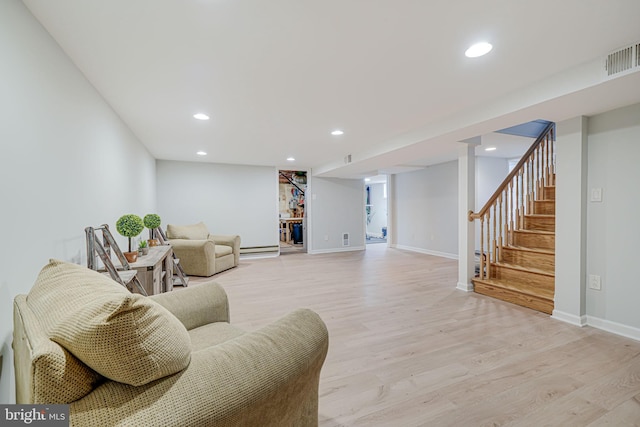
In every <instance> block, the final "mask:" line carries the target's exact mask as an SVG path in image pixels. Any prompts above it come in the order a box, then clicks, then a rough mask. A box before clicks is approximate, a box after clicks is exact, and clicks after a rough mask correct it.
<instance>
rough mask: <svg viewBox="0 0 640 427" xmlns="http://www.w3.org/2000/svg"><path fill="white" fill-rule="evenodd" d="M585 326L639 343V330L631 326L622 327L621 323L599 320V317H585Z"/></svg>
mask: <svg viewBox="0 0 640 427" xmlns="http://www.w3.org/2000/svg"><path fill="white" fill-rule="evenodd" d="M586 317H587V325H589V326H592V327H594V328H597V329H602V330H603V331H606V332H611V333H612V334H616V335H620V336H623V337H626V338H631V339H632V340H636V341H640V329H639V328H634V327H633V326H627V325H623V324H622V323H617V322H612V321H610V320H605V319H600V318H599V317H594V316H586Z"/></svg>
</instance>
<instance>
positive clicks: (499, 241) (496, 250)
mask: <svg viewBox="0 0 640 427" xmlns="http://www.w3.org/2000/svg"><path fill="white" fill-rule="evenodd" d="M555 180H556V171H555V125H554V124H553V123H550V124H549V125H548V126H547V127H546V128H545V129H544V130H543V131H542V133H541V134H540V136H539V137H538V138H537V139H536V141H535V142H534V143H533V144H532V145H531V147H530V148H529V150H527V152H526V153H525V154H524V156H523V157H522V159H520V161H519V162H518V164H517V165H516V166H515V167H514V168H513V170H512V171H511V172H510V173H509V175H507V177H506V178H505V180H504V181H503V182H502V184H501V185H500V187H498V189H497V190H496V192H495V193H494V194H493V195H492V196H491V198H489V200H488V201H487V203H486V204H485V205H484V207H483V208H482V209H481V210H480V211H479V212H478V213H474V212H469V221H473V220H476V219H477V220H479V221H480V266H479V269H478V270H477V276H476V278H474V279H473V280H472V281H473V284H474V290H475V292H477V293H480V294H484V295H488V296H491V297H494V298H498V299H502V300H504V301H508V302H511V303H514V304H518V305H522V306H524V307H528V308H532V309H534V310H538V311H541V312H544V313H548V314H551V313H552V311H553V297H554V293H555Z"/></svg>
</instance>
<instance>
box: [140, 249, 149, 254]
mask: <svg viewBox="0 0 640 427" xmlns="http://www.w3.org/2000/svg"><path fill="white" fill-rule="evenodd" d="M148 254H149V248H148V247H147V248H142V255H148Z"/></svg>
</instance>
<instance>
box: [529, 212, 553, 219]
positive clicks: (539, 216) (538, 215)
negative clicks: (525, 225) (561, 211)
mask: <svg viewBox="0 0 640 427" xmlns="http://www.w3.org/2000/svg"><path fill="white" fill-rule="evenodd" d="M525 216H526V217H533V218H555V217H556V216H555V215H553V214H534V213H532V214H526V215H525Z"/></svg>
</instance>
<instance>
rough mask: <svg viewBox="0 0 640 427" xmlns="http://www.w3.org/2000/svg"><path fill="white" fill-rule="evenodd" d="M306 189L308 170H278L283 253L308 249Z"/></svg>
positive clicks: (280, 233) (280, 230)
mask: <svg viewBox="0 0 640 427" xmlns="http://www.w3.org/2000/svg"><path fill="white" fill-rule="evenodd" d="M306 191H307V172H306V171H292V170H280V171H278V216H279V221H278V224H279V229H278V233H279V235H280V254H281V255H283V254H290V253H299V252H306V251H307V224H306V214H305V193H306Z"/></svg>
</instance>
